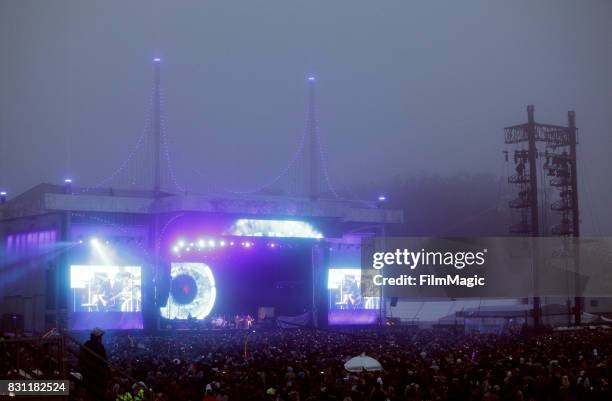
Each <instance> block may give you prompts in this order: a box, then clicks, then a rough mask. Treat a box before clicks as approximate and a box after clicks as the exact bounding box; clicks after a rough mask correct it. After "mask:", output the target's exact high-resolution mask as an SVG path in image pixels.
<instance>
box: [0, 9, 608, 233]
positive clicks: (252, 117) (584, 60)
mask: <svg viewBox="0 0 612 401" xmlns="http://www.w3.org/2000/svg"><path fill="white" fill-rule="evenodd" d="M610 21H612V2H610V1H606V0H587V1H570V0H549V1H537V2H534V1H527V0H514V1H489V0H486V1H485V0H482V1H421V2H413V1H355V0H352V1H333V2H330V1H307V2H288V1H242V2H234V1H214V2H211V1H207V2H205V1H197V2H195V1H194V2H187V1H181V2H171V1H166V2H161V1H153V2H151V1H97V2H91V1H54V2H50V1H8V0H0V186H3V187H5V188H7V189H8V190H9V191H10V192H11V193H18V192H21V191H23V190H25V189H27V188H28V187H30V186H33V185H35V184H36V183H39V182H41V181H46V182H60V181H61V179H62V178H63V177H64V176H67V175H70V176H73V177H74V178H75V180H77V181H78V183H79V184H82V185H91V184H96V183H97V182H99V181H100V180H102V179H104V178H106V177H107V176H108V175H109V174H110V173H112V172H113V171H114V170H115V169H116V168H117V167H118V165H120V163H121V162H122V160H124V159H125V158H126V156H127V155H128V154H129V152H130V149H131V148H132V147H133V146H134V144H135V142H136V140H137V138H138V136H139V135H140V133H141V132H142V127H143V124H144V120H145V116H146V109H147V101H148V99H149V96H150V88H151V79H152V70H151V59H152V58H153V57H154V56H156V55H160V56H161V57H162V58H163V60H164V61H163V67H162V68H163V73H162V74H163V85H164V89H165V95H166V113H167V126H168V134H169V136H170V137H169V140H170V149H171V156H172V157H173V160H174V161H175V168H176V172H177V176H178V177H179V179H180V180H181V181H182V183H183V184H185V186H186V187H187V188H188V189H200V188H198V186H199V185H200V183H198V182H195V180H196V179H197V176H196V175H194V173H193V168H194V166H197V168H198V169H199V170H200V171H202V172H205V174H207V175H210V176H212V177H214V180H215V181H218V182H221V183H226V184H227V185H228V186H230V187H233V188H236V189H241V188H252V187H253V186H256V185H257V184H259V183H262V182H265V181H266V180H268V179H269V178H270V177H272V176H274V175H275V174H276V173H277V172H278V170H279V169H281V168H282V167H283V166H284V165H285V164H286V163H287V161H288V159H289V158H290V157H291V155H292V154H293V153H294V151H295V148H296V146H297V143H298V140H299V137H300V135H301V133H302V132H303V129H304V123H305V107H306V84H305V80H304V78H305V77H306V76H307V74H310V73H314V74H315V75H316V76H317V77H318V108H319V124H320V129H321V134H322V135H323V138H324V142H325V147H326V152H327V154H328V158H329V171H330V175H331V178H332V180H334V181H337V182H341V184H340V185H352V184H355V183H358V182H360V181H377V180H380V179H384V178H388V177H394V176H399V175H406V174H411V173H415V174H418V173H420V172H432V173H436V174H443V175H446V174H454V173H455V172H491V173H493V174H502V173H503V171H502V169H501V168H500V166H501V165H502V153H501V151H502V150H503V139H502V128H503V127H504V126H506V125H512V124H518V123H521V122H524V121H525V120H526V113H525V105H527V104H530V103H532V104H535V106H536V119H537V120H538V121H541V122H548V123H553V124H565V123H566V112H567V110H569V109H575V110H576V113H577V122H578V126H579V128H580V139H581V144H580V158H581V166H580V171H579V174H580V175H581V178H583V177H586V178H583V180H582V181H581V183H585V182H587V181H588V185H589V188H588V189H589V193H588V194H587V193H582V194H581V195H583V196H582V199H583V202H582V206H583V210H585V209H586V208H587V207H590V208H593V211H594V212H593V213H594V214H595V216H598V217H596V218H592V220H595V219H600V217H599V216H601V224H604V225H608V226H611V225H612V220H610V218H608V217H607V216H606V215H607V209H608V207H607V206H608V205H609V204H610V203H611V202H612V183H611V182H610V179H609V170H610V167H611V163H610V156H609V154H610V149H611V148H612V147H611V145H612V139H611V137H612V135H611V134H612V132H611V131H612V130H611V129H610V127H612V113H611V112H610V108H611V106H612V77H611V75H610V71H612V24H610ZM585 180H586V181H585ZM583 185H586V184H583ZM583 192H584V190H583ZM586 202H589V203H591V204H590V205H589V204H588V203H586ZM583 216H584V214H583ZM584 218H586V217H584ZM593 233H594V232H593Z"/></svg>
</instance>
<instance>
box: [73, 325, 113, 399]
mask: <svg viewBox="0 0 612 401" xmlns="http://www.w3.org/2000/svg"><path fill="white" fill-rule="evenodd" d="M103 335H104V331H102V330H100V329H99V328H95V329H93V330H92V331H91V334H90V338H89V340H88V341H87V342H85V344H83V346H82V347H81V350H80V354H79V371H80V373H81V375H82V377H83V385H84V387H85V389H86V391H87V393H88V394H89V396H90V398H91V399H94V400H104V399H105V395H106V390H107V384H108V379H109V373H110V371H109V366H108V362H107V356H106V349H105V348H104V345H103V344H102V336H103Z"/></svg>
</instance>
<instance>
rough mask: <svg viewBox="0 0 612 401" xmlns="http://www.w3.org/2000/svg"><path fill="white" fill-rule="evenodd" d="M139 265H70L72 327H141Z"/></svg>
mask: <svg viewBox="0 0 612 401" xmlns="http://www.w3.org/2000/svg"><path fill="white" fill-rule="evenodd" d="M141 284H142V276H141V268H140V266H100V265H72V266H70V289H71V292H72V299H71V302H72V304H71V306H70V307H71V312H72V313H71V315H70V327H71V328H72V329H73V330H87V329H92V328H94V327H99V328H102V329H111V330H113V329H115V330H116V329H142V327H143V326H142V292H141Z"/></svg>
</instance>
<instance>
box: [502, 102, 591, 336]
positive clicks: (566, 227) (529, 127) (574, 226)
mask: <svg viewBox="0 0 612 401" xmlns="http://www.w3.org/2000/svg"><path fill="white" fill-rule="evenodd" d="M534 111H535V108H534V106H533V105H529V106H527V123H525V124H520V125H514V126H511V127H506V128H504V140H505V143H506V145H512V146H513V147H514V148H513V152H512V160H513V162H514V165H515V174H513V175H511V176H509V177H508V182H509V183H510V184H514V185H516V186H517V189H518V194H517V198H516V199H513V200H511V201H510V202H509V204H508V206H509V207H510V208H511V209H513V210H516V211H517V212H518V221H517V222H514V223H513V224H512V225H511V226H510V228H509V229H510V232H511V233H514V234H518V235H524V236H531V237H539V236H549V235H552V236H562V237H570V236H571V237H578V236H579V235H580V220H579V214H578V179H577V166H576V164H577V162H576V160H577V159H576V145H577V143H578V142H577V129H576V120H575V114H574V112H573V111H569V112H568V126H567V127H564V126H558V125H551V124H540V123H536V122H535V118H534ZM538 144H543V147H544V149H542V150H538ZM506 158H507V159H508V153H506ZM540 158H544V159H543V160H544V163H543V164H541V167H540V168H539V166H538V159H540ZM540 172H542V173H543V172H546V176H547V177H549V179H550V180H549V181H548V185H549V186H550V187H552V188H555V189H556V192H557V198H556V200H554V201H552V200H551V201H550V202H548V203H549V204H548V205H547V204H546V202H544V201H546V200H547V198H548V196H544V197H543V200H544V201H542V202H541V203H539V201H538V199H539V197H540V196H542V195H543V194H545V192H544V187H545V186H546V184H547V182H545V181H544V180H541V182H538V173H540ZM547 206H548V207H549V208H550V210H552V211H553V212H554V213H556V214H557V216H556V221H557V224H555V225H550V226H547V225H546V224H544V223H543V221H542V219H541V216H542V215H545V210H544V208H545V207H547ZM574 260H575V261H576V257H575V258H574ZM578 267H579V266H578V265H577V264H576V269H577V268H578ZM537 270H538V267H537V266H536V267H535V268H534V287H535V289H536V292H537V288H538V275H537V274H536V273H535V272H536V271H537ZM578 290H579V288H578V284H577V282H576V294H575V299H574V322H575V324H580V316H581V309H582V298H581V297H580V294H579V292H578ZM536 295H537V294H536ZM533 321H534V326H535V327H539V326H540V324H541V307H540V298H539V297H538V296H534V299H533Z"/></svg>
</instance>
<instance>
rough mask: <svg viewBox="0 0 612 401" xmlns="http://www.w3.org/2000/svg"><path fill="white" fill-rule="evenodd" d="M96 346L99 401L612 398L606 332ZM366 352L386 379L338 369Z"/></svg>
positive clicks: (197, 338) (256, 335)
mask: <svg viewBox="0 0 612 401" xmlns="http://www.w3.org/2000/svg"><path fill="white" fill-rule="evenodd" d="M92 340H94V341H102V343H103V346H104V348H105V354H106V355H105V358H106V359H107V363H108V366H109V369H108V371H107V373H105V374H104V375H99V376H95V377H98V378H99V379H100V380H104V381H105V382H104V384H103V386H102V387H100V386H97V387H95V388H96V389H97V390H96V391H98V392H100V391H101V390H100V389H101V388H104V389H105V392H104V394H98V395H99V396H100V399H106V400H155V401H174V400H191V401H201V400H205V401H209V400H210V401H213V400H218V401H228V400H231V401H233V400H283V401H298V400H300V401H308V400H322V401H324V400H339V401H385V400H390V401H404V400H405V401H420V400H448V401H451V400H473V401H480V400H482V401H497V400H499V401H505V400H508V401H520V400H525V401H527V400H536V401H544V400H546V401H557V400H559V401H566V400H586V401H589V400H611V399H612V391H611V390H610V384H609V383H610V380H611V379H612V369H611V367H612V341H611V340H612V330H610V331H608V330H604V329H597V330H590V329H585V330H580V331H571V332H563V333H553V332H549V333H546V334H537V335H536V334H531V335H527V334H525V333H512V334H505V335H493V334H464V333H459V332H456V331H446V330H434V331H429V330H418V331H413V330H407V329H402V328H395V329H392V328H391V329H385V330H382V331H381V330H363V331H361V330H360V331H350V332H331V331H318V330H310V329H293V330H269V331H254V330H244V331H227V332H219V331H217V332H214V331H212V332H198V333H193V332H192V333H177V332H174V333H172V334H167V335H162V336H146V335H143V334H139V335H127V334H112V335H111V334H109V333H107V334H105V335H101V334H100V333H96V335H94V334H93V333H92ZM90 341H91V340H90ZM96 347H97V346H96ZM362 353H365V354H367V355H368V356H371V357H373V358H375V359H377V360H378V361H379V362H380V363H381V365H382V370H381V371H374V372H365V371H364V372H356V373H351V372H348V371H347V370H346V369H345V368H344V363H345V361H346V360H347V359H349V358H351V357H354V356H356V355H360V354H362ZM81 359H82V358H81ZM85 359H87V358H85ZM84 366H85V367H84ZM87 366H88V365H87V363H86V362H83V360H81V361H80V363H79V364H78V366H75V373H76V371H78V369H79V367H80V368H81V370H83V369H84V370H85V372H78V375H82V374H83V373H84V374H85V376H87V375H88V373H87V369H88V367H87ZM90 366H91V365H90ZM83 367H84V368H83ZM89 375H91V373H89ZM74 394H75V395H78V394H79V390H78V389H77V390H76V391H75V393H74ZM81 394H82V397H81V398H82V399H83V400H87V399H90V398H88V397H89V396H87V395H86V394H85V393H84V392H81Z"/></svg>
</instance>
